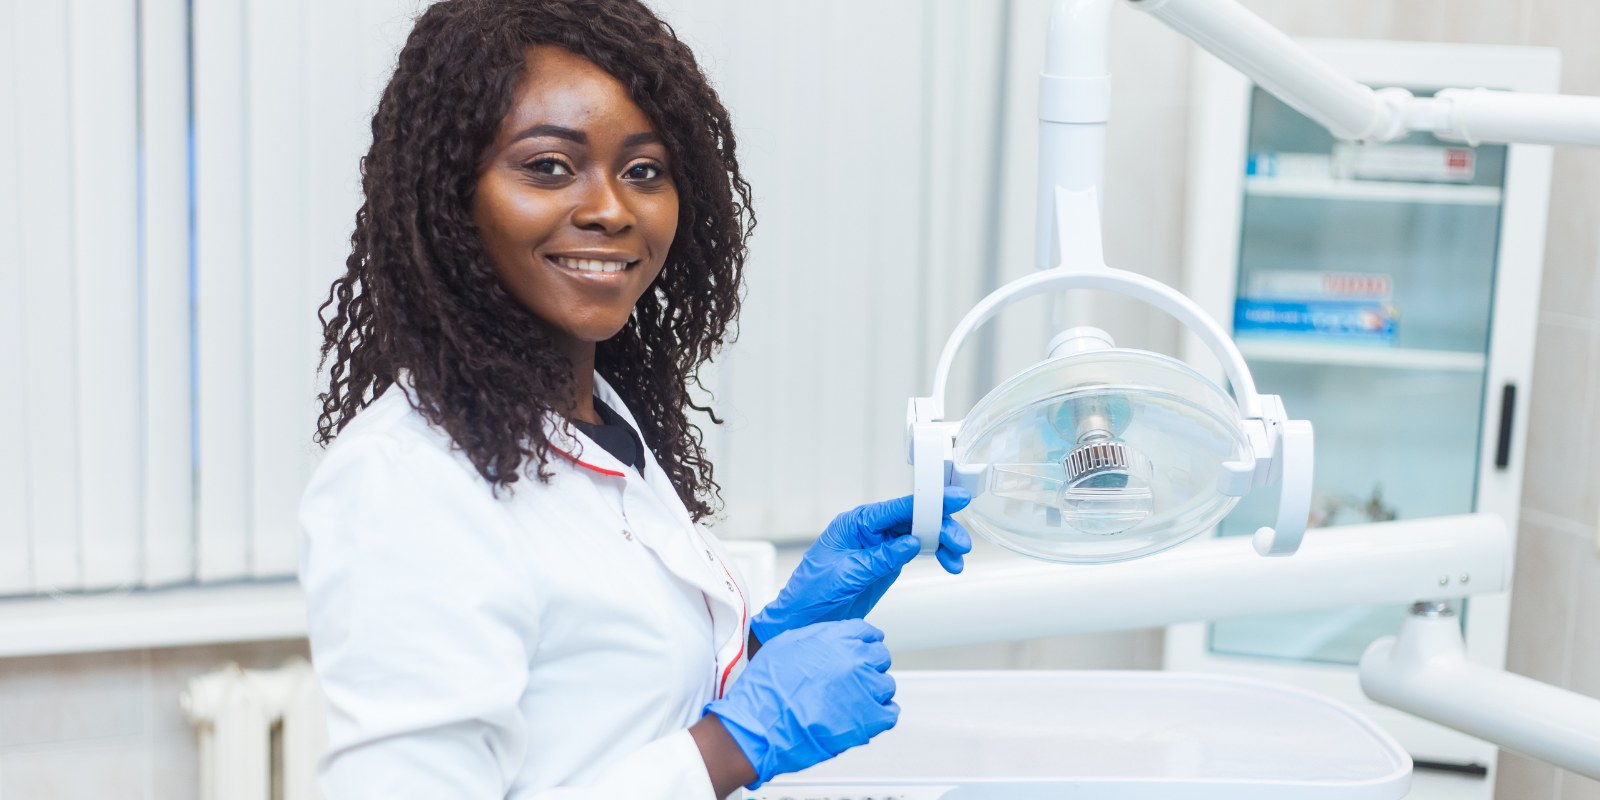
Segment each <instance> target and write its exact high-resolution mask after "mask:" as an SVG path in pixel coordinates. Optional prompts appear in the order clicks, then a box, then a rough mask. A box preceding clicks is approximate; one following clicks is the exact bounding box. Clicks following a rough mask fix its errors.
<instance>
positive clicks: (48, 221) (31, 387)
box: [8, 0, 82, 590]
mask: <svg viewBox="0 0 1600 800" xmlns="http://www.w3.org/2000/svg"><path fill="white" fill-rule="evenodd" d="M12 9H13V13H14V14H15V17H14V20H15V23H16V24H15V27H14V28H13V30H16V31H18V32H19V35H18V36H17V38H16V48H15V50H13V51H12V52H13V53H14V58H15V61H14V62H13V63H15V64H17V65H19V67H20V68H21V71H20V72H19V74H18V76H17V81H16V84H15V86H16V92H17V98H16V100H17V102H16V106H15V108H14V113H10V114H8V116H9V117H11V118H12V119H16V120H19V121H23V122H24V123H25V124H21V125H18V126H17V128H16V131H17V141H16V148H17V149H16V151H15V152H16V153H25V154H27V156H26V157H25V158H22V157H19V158H17V159H16V160H17V172H18V175H17V183H16V187H17V190H18V193H19V196H20V197H21V198H22V201H21V202H20V203H19V206H20V208H19V209H18V217H17V219H18V222H19V226H18V227H19V231H18V236H17V240H16V241H17V244H18V250H19V251H20V255H21V259H20V262H21V263H20V266H21V273H22V280H21V284H22V300H23V307H22V320H23V359H24V365H23V370H22V394H23V402H24V403H25V404H26V412H25V416H24V417H23V419H24V420H25V422H24V423H23V424H24V425H26V429H27V443H26V447H27V452H28V479H27V485H28V509H29V530H30V532H31V536H32V564H33V581H32V583H33V586H34V587H35V588H37V589H39V590H58V589H76V588H78V587H79V586H80V585H81V581H82V572H81V570H80V568H79V567H80V563H81V562H80V560H79V556H80V551H79V547H78V544H79V531H80V527H79V526H80V521H79V497H80V489H79V485H78V480H79V474H78V452H79V451H78V418H77V392H78V389H77V369H76V366H75V363H74V357H75V356H76V353H77V343H76V342H77V323H76V318H77V308H76V303H75V302H74V298H73V289H74V283H75V281H74V279H73V258H72V255H73V252H72V251H73V243H74V236H73V226H72V211H73V205H72V186H73V182H72V180H71V176H70V174H63V172H64V167H65V168H66V169H70V165H72V163H73V159H72V147H71V142H72V125H71V109H72V103H71V99H70V98H71V81H70V80H69V75H68V67H69V62H68V57H67V54H68V52H69V51H68V47H69V40H68V35H67V34H68V27H67V19H68V17H67V6H66V3H65V2H64V0H41V2H36V3H34V2H27V3H17V4H14V5H13V6H12Z"/></svg>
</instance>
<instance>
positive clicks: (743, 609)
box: [717, 558, 750, 700]
mask: <svg viewBox="0 0 1600 800" xmlns="http://www.w3.org/2000/svg"><path fill="white" fill-rule="evenodd" d="M717 566H719V567H722V574H724V575H727V576H728V583H729V584H730V585H732V586H733V587H734V589H735V590H736V591H737V592H738V593H739V652H738V653H735V654H734V656H733V660H732V661H729V662H728V666H727V667H725V668H723V670H722V680H721V681H718V682H717V699H718V700H721V699H722V695H723V694H724V693H725V692H727V690H728V673H731V672H733V667H734V665H736V664H738V663H739V659H741V658H744V644H745V640H746V639H748V638H750V624H749V623H750V617H749V614H750V604H749V602H748V601H746V600H745V599H744V590H743V589H740V588H739V582H738V581H736V580H734V579H733V573H732V572H729V571H728V565H727V564H724V563H722V559H720V558H719V559H717Z"/></svg>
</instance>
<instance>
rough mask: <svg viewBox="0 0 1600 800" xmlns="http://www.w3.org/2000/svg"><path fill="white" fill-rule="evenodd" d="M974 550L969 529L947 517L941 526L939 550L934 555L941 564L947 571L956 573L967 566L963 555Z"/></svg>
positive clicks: (952, 573)
mask: <svg viewBox="0 0 1600 800" xmlns="http://www.w3.org/2000/svg"><path fill="white" fill-rule="evenodd" d="M970 552H972V537H971V536H969V535H968V534H967V529H966V528H963V527H961V523H959V522H956V521H955V520H953V519H946V520H945V521H944V524H943V525H941V526H939V550H938V552H936V553H935V554H934V555H935V556H936V557H938V559H939V564H940V565H941V566H943V567H944V570H945V572H948V573H950V574H951V575H956V574H959V573H960V572H961V570H962V569H965V568H966V564H965V562H964V561H963V560H962V558H961V557H962V556H964V555H966V554H967V553H970Z"/></svg>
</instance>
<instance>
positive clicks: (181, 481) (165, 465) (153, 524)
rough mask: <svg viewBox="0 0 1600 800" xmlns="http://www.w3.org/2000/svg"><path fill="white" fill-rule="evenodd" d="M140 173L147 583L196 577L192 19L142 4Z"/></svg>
mask: <svg viewBox="0 0 1600 800" xmlns="http://www.w3.org/2000/svg"><path fill="white" fill-rule="evenodd" d="M139 12H140V15H141V20H140V34H141V36H142V37H143V41H142V42H141V46H140V48H139V57H140V65H141V68H142V71H143V75H142V81H141V85H140V87H139V91H140V105H141V115H140V116H141V119H142V123H143V126H144V128H143V131H142V133H143V136H142V139H143V154H144V170H143V182H142V188H143V192H144V252H143V254H142V261H143V272H144V293H143V297H144V309H143V313H142V320H141V321H142V324H143V341H144V353H143V358H144V362H143V364H144V396H143V398H142V399H143V409H144V420H143V425H144V428H143V434H144V435H143V441H144V464H143V467H144V469H143V473H144V576H143V581H144V584H145V585H146V586H162V585H166V584H172V583H181V582H184V581H188V580H190V579H192V578H193V577H194V563H195V551H194V450H193V444H194V440H193V438H192V435H193V422H194V419H193V392H192V386H193V381H192V371H191V369H190V368H191V361H190V355H191V344H192V341H191V338H190V320H191V317H192V308H191V305H190V294H189V278H190V249H189V245H190V239H189V65H188V59H189V14H188V8H187V4H186V2H185V0H141V2H140V3H139Z"/></svg>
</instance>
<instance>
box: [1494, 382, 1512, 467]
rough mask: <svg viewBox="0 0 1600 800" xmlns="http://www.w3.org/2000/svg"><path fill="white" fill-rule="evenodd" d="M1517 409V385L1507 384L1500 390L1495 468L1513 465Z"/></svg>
mask: <svg viewBox="0 0 1600 800" xmlns="http://www.w3.org/2000/svg"><path fill="white" fill-rule="evenodd" d="M1516 410H1517V386H1516V384H1514V383H1508V384H1506V386H1505V388H1504V389H1501V390H1500V441H1499V443H1497V444H1496V445H1495V448H1494V466H1495V469H1505V468H1506V467H1508V466H1510V465H1511V419H1512V417H1513V416H1515V415H1516Z"/></svg>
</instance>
